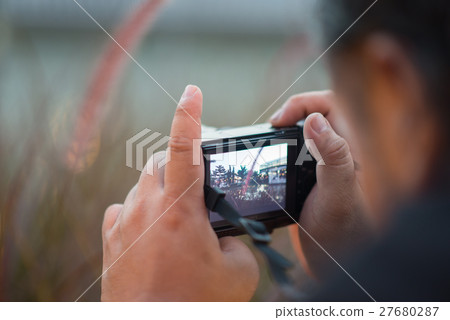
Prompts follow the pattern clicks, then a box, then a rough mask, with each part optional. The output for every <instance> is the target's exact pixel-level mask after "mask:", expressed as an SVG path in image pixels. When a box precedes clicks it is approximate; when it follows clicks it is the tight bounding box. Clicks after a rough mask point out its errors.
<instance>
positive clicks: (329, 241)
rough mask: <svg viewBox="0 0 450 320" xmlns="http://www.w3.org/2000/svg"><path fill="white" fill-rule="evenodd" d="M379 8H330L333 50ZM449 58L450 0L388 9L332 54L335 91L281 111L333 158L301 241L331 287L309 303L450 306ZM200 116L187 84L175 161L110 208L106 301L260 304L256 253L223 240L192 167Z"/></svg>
mask: <svg viewBox="0 0 450 320" xmlns="http://www.w3.org/2000/svg"><path fill="white" fill-rule="evenodd" d="M372 2H373V1H368V0H333V1H327V2H326V3H325V6H324V7H325V12H328V13H330V14H329V16H325V23H324V29H325V38H326V39H327V40H328V41H329V42H330V43H331V42H333V41H334V40H335V39H336V38H338V36H339V35H340V34H341V33H342V32H343V31H344V30H345V29H346V28H347V27H348V26H349V25H351V24H352V22H354V21H355V20H356V19H357V18H358V16H359V15H361V13H363V12H364V10H365V9H367V8H368V7H369V6H370V5H371V4H372ZM449 56H450V3H448V2H446V1H444V0H434V1H420V0H418V1H411V0H409V1H407V0H389V1H388V0H379V1H378V2H377V3H375V4H374V5H373V7H372V8H371V9H370V10H369V11H368V12H367V13H366V14H365V15H364V16H363V17H362V18H361V19H360V20H359V21H358V22H357V24H355V25H354V26H353V27H352V28H351V29H350V30H349V31H348V32H347V33H346V34H345V36H343V37H342V38H341V39H340V40H339V41H338V42H337V43H336V45H335V46H334V48H333V50H332V52H331V59H330V65H331V71H332V78H333V83H334V92H335V93H332V92H331V91H326V92H313V93H307V94H302V95H297V96H293V97H291V98H290V99H289V100H288V101H287V102H286V103H285V104H284V106H283V107H282V108H281V109H280V110H279V111H278V112H277V113H276V114H275V115H274V116H273V118H272V120H271V121H272V124H273V125H274V126H285V125H292V124H294V123H296V122H297V121H298V120H300V119H303V118H306V121H305V127H304V135H305V137H306V138H309V139H313V140H314V142H315V144H316V146H317V149H318V151H319V153H320V155H321V156H322V157H323V159H324V161H325V163H326V165H325V166H318V168H317V185H316V186H315V187H314V189H313V191H312V192H311V194H310V195H309V197H308V199H307V202H306V204H305V206H304V208H303V210H302V212H301V218H300V221H299V223H300V224H301V225H302V226H303V228H304V229H305V230H306V231H308V233H309V234H310V235H311V237H312V238H311V237H309V236H308V235H306V234H304V233H303V232H300V233H299V238H300V244H301V254H302V255H303V256H304V257H305V259H306V264H307V267H308V269H309V270H310V271H311V273H312V274H313V275H314V276H315V277H316V278H318V279H322V280H323V286H322V290H321V291H320V292H319V293H318V294H317V295H316V296H313V297H311V299H314V300H368V301H370V300H377V301H382V300H395V301H399V300H448V299H449V298H450V294H449V293H448V288H450V276H449V275H448V270H450V258H449V257H450V234H449V233H448V227H449V226H450V203H449V201H448V200H447V199H448V191H449V188H448V186H449V184H450V175H449V173H450V169H449V165H448V163H449V161H448V160H449V153H450V152H449V151H450V147H449V146H450V144H449V141H448V140H449V138H450V132H449V128H450V127H449V126H448V125H447V123H448V121H449V120H450V115H449V110H450V109H449V108H448V101H449V98H450V97H449V96H448V95H449V93H448V92H449V91H450V90H448V86H449V84H450V81H449V75H450V70H449V63H450V62H449V60H448V57H449ZM201 109H202V93H201V91H200V89H199V88H197V87H195V86H188V87H187V88H186V90H185V92H184V94H183V96H182V98H181V100H180V103H179V106H178V108H177V110H176V112H175V116H174V120H173V123H172V130H171V140H170V142H169V148H168V150H167V153H169V154H170V159H171V161H170V162H168V163H167V165H166V166H165V168H159V169H158V168H156V167H155V168H154V172H155V174H154V175H149V174H146V169H144V171H143V173H142V175H141V177H140V179H139V182H138V183H137V185H136V186H135V187H134V188H133V189H132V190H131V191H130V193H129V194H128V196H127V198H126V200H125V203H124V204H123V205H113V206H111V207H109V208H108V209H107V211H106V213H105V220H104V225H103V241H104V270H105V271H106V270H108V271H107V272H106V274H105V275H104V276H103V279H102V300H105V301H108V300H147V301H192V300H196V301H199V300H200V301H207V300H212V301H246V300H249V299H250V298H251V297H252V295H253V293H254V291H255V289H256V286H257V283H258V278H259V273H258V266H257V263H256V261H255V258H254V257H253V255H252V253H251V252H250V250H249V249H248V248H247V247H246V246H245V245H244V244H243V243H242V242H241V241H239V240H237V239H235V238H232V237H225V238H221V239H217V237H216V235H215V234H214V231H213V230H212V228H211V226H210V224H209V221H208V218H207V210H206V208H205V206H204V198H203V181H204V172H203V166H202V165H194V164H193V163H192V159H193V155H194V153H195V152H200V150H199V148H198V146H196V145H195V144H193V142H192V141H193V140H194V139H198V138H200V127H199V126H198V125H197V124H196V123H195V122H194V121H193V120H192V119H191V116H192V117H193V118H194V120H195V121H196V122H198V123H200V118H201ZM314 156H315V157H318V156H319V155H314ZM164 157H165V153H159V154H156V155H155V156H154V159H152V160H151V161H149V165H152V163H158V162H160V160H161V159H162V158H164ZM148 228H150V229H148ZM147 229H148V232H146V233H144V235H143V236H142V237H140V238H139V239H138V241H136V238H137V237H138V236H139V235H141V234H142V233H143V232H144V231H146V230H147ZM313 239H314V240H313ZM315 241H317V242H318V243H319V244H320V245H321V247H319V246H317V244H316V243H315ZM132 244H134V245H133V246H132V247H131V248H130V249H129V250H128V251H127V252H126V253H125V254H124V255H123V256H121V255H122V253H123V252H124V250H126V249H127V248H128V247H129V246H130V245H132ZM323 249H325V250H326V251H327V252H328V253H329V254H330V255H331V256H332V257H333V258H334V259H335V261H333V260H332V259H330V257H329V256H328V255H327V254H326V253H324V251H323ZM118 258H120V259H118ZM117 259H118V260H117ZM335 262H337V263H339V265H340V266H337V265H336V263H335ZM113 263H115V264H114V265H113V266H112V267H111V268H110V269H108V268H109V266H110V265H112V264H113ZM341 267H342V268H343V269H344V270H345V272H344V271H343V270H342V269H341ZM350 277H351V278H350Z"/></svg>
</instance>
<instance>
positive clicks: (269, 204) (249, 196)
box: [210, 143, 287, 222]
mask: <svg viewBox="0 0 450 320" xmlns="http://www.w3.org/2000/svg"><path fill="white" fill-rule="evenodd" d="M286 172H287V143H283V144H277V145H273V146H266V147H262V148H252V149H245V150H240V151H234V152H228V153H219V154H212V155H210V185H211V186H213V187H218V188H220V189H221V190H223V191H224V192H225V193H226V197H225V199H226V200H228V202H230V203H231V204H232V205H233V206H234V207H235V208H236V209H237V210H238V211H239V213H240V214H241V215H243V216H249V215H253V214H257V213H264V212H270V211H275V210H280V206H281V207H282V208H284V207H285V205H286ZM210 220H211V222H216V221H220V220H223V219H222V218H221V217H220V216H219V215H218V214H216V213H214V212H211V216H210Z"/></svg>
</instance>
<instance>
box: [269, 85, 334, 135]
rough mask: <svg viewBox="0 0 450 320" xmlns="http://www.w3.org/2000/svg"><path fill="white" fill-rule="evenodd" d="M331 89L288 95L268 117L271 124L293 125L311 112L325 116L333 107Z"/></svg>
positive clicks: (279, 125) (278, 125) (280, 125)
mask: <svg viewBox="0 0 450 320" xmlns="http://www.w3.org/2000/svg"><path fill="white" fill-rule="evenodd" d="M333 104H334V97H333V92H332V91H328V90H325V91H313V92H306V93H302V94H297V95H294V96H292V97H290V98H289V99H288V100H287V101H286V102H285V103H284V104H283V106H282V107H281V109H279V110H278V111H277V112H275V114H274V115H273V116H272V118H270V122H271V123H272V125H274V126H277V127H282V126H291V125H295V124H296V123H297V122H298V121H300V120H303V119H305V118H306V117H307V116H308V115H310V114H311V113H315V112H318V113H321V114H323V115H324V116H327V115H328V113H329V112H330V110H331V109H332V108H333Z"/></svg>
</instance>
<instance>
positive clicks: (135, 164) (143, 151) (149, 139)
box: [125, 129, 170, 175]
mask: <svg viewBox="0 0 450 320" xmlns="http://www.w3.org/2000/svg"><path fill="white" fill-rule="evenodd" d="M169 139H170V137H168V136H163V135H162V134H161V133H159V132H152V131H151V130H150V129H144V130H142V131H140V132H139V133H137V134H135V135H134V136H133V137H131V138H130V139H128V140H127V142H126V145H125V149H126V150H125V153H126V154H125V159H126V160H125V161H126V165H127V167H129V168H135V169H136V170H138V171H142V170H143V169H144V166H145V163H146V162H147V159H149V158H150V159H154V158H153V157H152V155H153V154H154V153H155V152H156V150H158V149H160V148H161V147H163V146H166V145H167V143H168V142H169ZM134 154H135V157H133V155H134ZM144 161H145V162H144ZM168 161H169V159H168V157H165V158H164V159H162V160H160V162H159V163H157V164H156V166H155V164H148V165H147V169H146V170H147V174H150V175H152V174H153V169H154V167H157V168H158V169H159V168H161V167H163V166H164V165H165V164H166V163H167V162H168Z"/></svg>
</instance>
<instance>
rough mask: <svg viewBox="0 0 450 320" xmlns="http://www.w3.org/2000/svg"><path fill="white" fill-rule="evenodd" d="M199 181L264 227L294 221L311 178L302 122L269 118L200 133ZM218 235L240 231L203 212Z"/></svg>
mask: <svg viewBox="0 0 450 320" xmlns="http://www.w3.org/2000/svg"><path fill="white" fill-rule="evenodd" d="M203 136H204V137H203V138H202V150H203V156H204V163H205V184H206V185H208V186H211V187H216V188H219V189H221V190H222V191H223V192H225V194H226V196H225V200H227V201H228V202H229V203H230V204H231V205H232V206H233V207H234V208H235V209H236V210H237V211H238V212H239V213H240V214H241V215H242V216H244V217H246V218H249V219H253V220H257V221H261V222H263V223H264V224H265V226H266V228H267V229H268V230H269V231H272V230H273V229H274V228H278V227H282V226H286V225H288V224H292V223H295V221H298V218H299V214H300V210H301V208H302V206H303V203H304V201H305V199H306V197H307V195H308V194H309V192H310V191H311V189H312V187H313V186H314V184H315V182H316V175H315V168H316V162H315V160H314V159H313V157H312V156H311V155H310V154H309V152H308V149H307V148H306V145H305V141H304V138H303V123H301V122H300V123H298V124H297V125H296V126H293V127H285V128H274V127H271V126H270V124H259V125H254V126H248V127H240V128H232V129H221V130H214V131H207V132H204V133H203ZM209 219H210V222H211V225H212V227H213V228H214V230H215V232H216V233H217V235H218V236H219V237H221V236H226V235H233V236H234V235H240V234H242V231H241V230H240V229H238V228H236V227H234V226H233V225H231V224H230V223H229V222H228V221H226V220H225V219H223V218H222V217H221V216H220V215H219V214H217V213H216V212H212V211H211V212H209Z"/></svg>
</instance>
